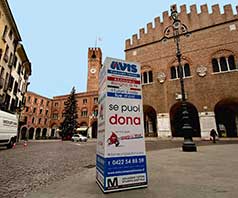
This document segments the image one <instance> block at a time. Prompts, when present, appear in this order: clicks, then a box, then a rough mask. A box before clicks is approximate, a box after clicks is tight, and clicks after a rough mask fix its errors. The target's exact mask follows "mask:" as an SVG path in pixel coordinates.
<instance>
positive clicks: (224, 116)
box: [214, 98, 238, 137]
mask: <svg viewBox="0 0 238 198" xmlns="http://www.w3.org/2000/svg"><path fill="white" fill-rule="evenodd" d="M214 112H215V118H216V125H217V131H218V134H219V136H220V137H237V136H238V98H226V99H223V100H220V101H219V102H218V103H217V104H216V105H215V107H214Z"/></svg>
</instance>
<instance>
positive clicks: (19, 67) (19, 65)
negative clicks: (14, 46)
mask: <svg viewBox="0 0 238 198" xmlns="http://www.w3.org/2000/svg"><path fill="white" fill-rule="evenodd" d="M20 72H21V64H18V68H17V73H18V74H19V75H20Z"/></svg>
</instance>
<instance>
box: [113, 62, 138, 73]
mask: <svg viewBox="0 0 238 198" xmlns="http://www.w3.org/2000/svg"><path fill="white" fill-rule="evenodd" d="M110 68H111V69H114V70H118V71H127V72H132V73H136V72H137V66H136V65H133V64H129V63H122V62H116V61H112V63H111V66H110Z"/></svg>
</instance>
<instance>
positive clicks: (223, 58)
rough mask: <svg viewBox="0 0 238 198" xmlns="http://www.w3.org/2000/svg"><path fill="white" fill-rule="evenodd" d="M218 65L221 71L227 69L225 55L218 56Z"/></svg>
mask: <svg viewBox="0 0 238 198" xmlns="http://www.w3.org/2000/svg"><path fill="white" fill-rule="evenodd" d="M220 65H221V71H227V70H228V67H227V62H226V58H225V57H221V58H220Z"/></svg>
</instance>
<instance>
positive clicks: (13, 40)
mask: <svg viewBox="0 0 238 198" xmlns="http://www.w3.org/2000/svg"><path fill="white" fill-rule="evenodd" d="M30 75H31V63H30V61H29V59H28V57H27V54H26V52H25V50H24V47H23V45H22V44H21V36H20V34H19V31H18V28H17V25H16V23H15V21H14V18H13V15H12V13H11V10H10V7H9V5H8V2H7V1H6V0H2V1H0V109H1V110H3V111H8V112H11V113H16V111H17V112H20V110H21V108H22V107H23V106H24V105H23V103H24V94H25V93H26V91H27V86H28V84H29V83H28V81H29V76H30Z"/></svg>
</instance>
